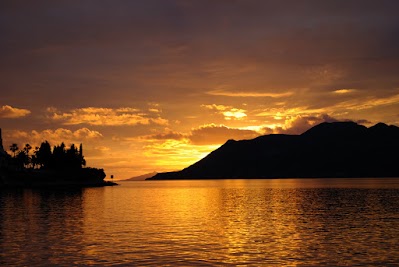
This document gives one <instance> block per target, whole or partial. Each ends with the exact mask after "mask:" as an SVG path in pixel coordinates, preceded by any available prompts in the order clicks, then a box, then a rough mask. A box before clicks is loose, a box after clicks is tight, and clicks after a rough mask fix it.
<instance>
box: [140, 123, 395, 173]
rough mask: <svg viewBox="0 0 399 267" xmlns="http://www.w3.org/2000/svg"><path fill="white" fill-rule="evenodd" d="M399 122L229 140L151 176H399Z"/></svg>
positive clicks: (328, 126)
mask: <svg viewBox="0 0 399 267" xmlns="http://www.w3.org/2000/svg"><path fill="white" fill-rule="evenodd" d="M398 151H399V127H397V126H393V125H390V126H388V125H386V124H384V123H378V124H376V125H374V126H372V127H370V128H367V127H365V126H362V125H359V124H357V123H355V122H349V121H347V122H332V123H328V122H324V123H321V124H319V125H316V126H314V127H313V128H311V129H309V130H308V131H306V132H304V133H302V134H300V135H285V134H271V135H264V136H259V137H257V138H255V139H251V140H241V141H235V140H228V141H227V142H226V143H225V144H224V145H222V146H221V147H220V148H218V149H216V150H215V151H213V152H211V153H210V154H209V155H208V156H206V157H205V158H203V159H201V160H200V161H198V162H196V163H194V164H193V165H191V166H189V167H187V168H185V169H183V170H181V171H176V172H165V173H158V174H156V175H155V176H153V177H151V178H148V179H147V180H173V179H260V178H328V177H331V178H333V177H334V178H335V177H346V178H353V177H399V160H398V159H399V157H398Z"/></svg>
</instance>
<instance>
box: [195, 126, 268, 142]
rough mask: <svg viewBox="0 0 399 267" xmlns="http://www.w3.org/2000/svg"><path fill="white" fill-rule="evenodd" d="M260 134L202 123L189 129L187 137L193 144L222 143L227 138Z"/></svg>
mask: <svg viewBox="0 0 399 267" xmlns="http://www.w3.org/2000/svg"><path fill="white" fill-rule="evenodd" d="M259 135H260V134H259V133H258V132H256V131H253V130H242V129H237V128H229V127H227V126H225V125H215V124H209V125H203V126H200V127H199V128H195V129H193V130H192V131H191V134H190V135H189V136H188V139H189V140H190V142H191V143H192V144H195V145H209V144H223V143H225V142H226V141H227V140H229V139H235V140H242V139H252V138H255V137H257V136H259Z"/></svg>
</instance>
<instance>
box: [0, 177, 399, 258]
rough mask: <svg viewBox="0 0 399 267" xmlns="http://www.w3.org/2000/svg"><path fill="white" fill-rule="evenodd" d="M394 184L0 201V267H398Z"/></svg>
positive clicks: (398, 193)
mask: <svg viewBox="0 0 399 267" xmlns="http://www.w3.org/2000/svg"><path fill="white" fill-rule="evenodd" d="M398 244H399V179H298V180H295V179H292V180H291V179H290V180H215V181H159V182H153V181H152V182H125V183H122V185H121V186H118V187H106V188H88V189H82V190H74V191H73V190H72V191H62V190H57V191H50V190H37V189H36V190H30V189H25V190H3V191H0V265H1V266H9V265H17V266H24V265H25V266H35V265H36V266H43V265H60V266H71V265H75V266H81V265H134V266H140V265H151V266H160V265H171V266H178V265H180V266H192V265H200V266H214V265H223V266H226V265H227V266H228V265H231V266H236V265H252V266H259V265H262V266H264V265H271V266H278V265H306V266H309V265H341V266H342V265H351V266H353V265H385V266H389V265H392V266H397V265H399V250H398Z"/></svg>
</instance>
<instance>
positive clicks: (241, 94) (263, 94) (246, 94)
mask: <svg viewBox="0 0 399 267" xmlns="http://www.w3.org/2000/svg"><path fill="white" fill-rule="evenodd" d="M206 93H207V94H208V95H215V96H228V97H271V98H280V97H287V96H291V95H292V94H293V93H292V92H282V93H267V92H251V91H240V92H232V91H223V90H215V91H209V92H206Z"/></svg>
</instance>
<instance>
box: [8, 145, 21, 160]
mask: <svg viewBox="0 0 399 267" xmlns="http://www.w3.org/2000/svg"><path fill="white" fill-rule="evenodd" d="M18 149H19V147H18V145H17V144H15V143H13V144H12V145H11V146H10V150H11V151H12V152H13V153H14V158H15V153H16V152H17V151H18Z"/></svg>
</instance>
